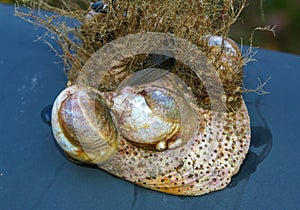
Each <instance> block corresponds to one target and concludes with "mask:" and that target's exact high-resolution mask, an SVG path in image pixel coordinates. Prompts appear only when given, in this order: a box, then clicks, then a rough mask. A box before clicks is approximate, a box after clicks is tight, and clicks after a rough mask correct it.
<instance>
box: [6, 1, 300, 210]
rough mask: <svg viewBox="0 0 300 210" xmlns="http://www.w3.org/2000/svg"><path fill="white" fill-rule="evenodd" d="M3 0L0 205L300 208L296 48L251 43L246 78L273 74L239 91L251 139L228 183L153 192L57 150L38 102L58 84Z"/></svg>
mask: <svg viewBox="0 0 300 210" xmlns="http://www.w3.org/2000/svg"><path fill="white" fill-rule="evenodd" d="M13 12H14V11H13V7H12V6H10V5H3V4H0V43H1V44H0V119H1V120H0V142H1V146H0V209H54V208H58V209H155V208H158V207H159V208H160V209H300V201H299V197H300V191H299V190H300V182H299V177H300V164H299V149H300V134H299V133H300V132H299V126H300V111H299V110H300V109H299V108H300V105H299V104H300V100H299V96H300V92H299V83H298V81H299V78H300V71H299V69H300V56H295V55H291V54H285V53H279V52H272V51H266V50H258V53H257V55H256V56H255V58H256V59H257V62H252V63H249V64H248V65H247V66H246V68H245V75H246V77H245V86H246V87H247V88H249V89H253V88H256V86H257V84H258V81H257V78H261V80H262V81H264V80H266V79H268V77H272V79H271V81H270V82H269V83H268V84H267V85H266V86H265V89H266V90H267V91H270V92H271V93H270V94H267V95H264V96H258V95H256V94H253V93H251V94H250V93H249V94H245V100H246V102H247V106H248V108H249V112H250V116H251V121H252V132H253V135H252V145H251V150H250V153H249V155H248V157H247V159H246V161H245V164H244V165H243V167H242V169H241V171H240V173H239V174H238V175H237V176H236V177H234V178H233V182H232V183H231V184H230V185H229V187H227V188H226V189H224V190H222V191H218V192H214V193H210V194H208V195H204V196H199V197H179V196H171V195H166V194H163V193H159V192H154V191H150V190H147V189H144V188H141V187H137V186H134V185H133V184H131V183H128V182H126V181H123V180H121V179H118V178H115V177H113V176H111V175H109V174H107V173H106V172H104V171H101V170H98V169H93V168H86V167H81V166H78V165H75V164H73V163H71V162H69V161H68V160H66V159H65V157H64V156H63V155H62V154H61V152H60V151H59V150H58V148H57V145H56V144H55V142H54V139H53V136H52V133H51V128H50V127H49V125H48V124H47V123H45V122H44V121H47V117H45V115H44V114H46V113H47V110H44V112H43V116H44V118H43V119H42V118H41V112H42V110H43V109H44V108H45V107H46V106H47V105H50V104H52V103H53V101H54V99H55V97H56V95H57V94H58V93H59V92H60V91H61V90H62V89H63V88H64V86H65V83H66V77H65V75H64V73H63V65H62V64H61V63H60V64H57V62H60V60H59V58H58V57H57V56H55V54H54V53H53V52H52V51H51V50H50V49H49V47H48V46H46V44H44V43H43V42H42V41H39V42H34V40H36V38H37V36H38V35H41V34H43V31H42V30H41V29H38V30H34V27H33V26H32V25H30V24H28V23H26V22H24V21H22V20H20V19H19V18H17V17H14V15H13Z"/></svg>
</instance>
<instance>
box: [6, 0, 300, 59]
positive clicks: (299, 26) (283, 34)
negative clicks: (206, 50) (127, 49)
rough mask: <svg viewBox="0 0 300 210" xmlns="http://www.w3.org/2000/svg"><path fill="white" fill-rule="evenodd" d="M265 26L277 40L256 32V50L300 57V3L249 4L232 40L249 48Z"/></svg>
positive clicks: (268, 0)
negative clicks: (272, 29) (274, 51)
mask: <svg viewBox="0 0 300 210" xmlns="http://www.w3.org/2000/svg"><path fill="white" fill-rule="evenodd" d="M95 1H96V0H95ZM0 2H5V3H13V2H15V1H14V0H0ZM53 2H55V1H53ZM264 26H270V27H273V26H276V27H275V31H276V36H274V35H273V33H271V32H268V31H256V33H255V35H254V39H253V46H254V47H260V48H266V49H271V50H276V51H284V52H289V53H294V54H300V41H299V37H300V0H248V6H247V7H246V8H245V9H244V11H243V12H242V14H241V16H240V18H239V20H238V21H237V22H236V23H235V24H234V25H233V26H232V29H231V32H230V36H231V37H232V38H233V39H234V40H235V41H236V42H238V43H241V41H240V40H242V44H246V45H249V44H250V42H249V39H250V37H251V33H252V31H253V30H254V29H255V28H257V27H264Z"/></svg>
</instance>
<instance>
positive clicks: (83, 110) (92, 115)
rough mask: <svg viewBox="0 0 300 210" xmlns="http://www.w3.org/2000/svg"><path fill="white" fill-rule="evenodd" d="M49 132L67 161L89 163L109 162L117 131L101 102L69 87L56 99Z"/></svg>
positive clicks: (79, 89)
mask: <svg viewBox="0 0 300 210" xmlns="http://www.w3.org/2000/svg"><path fill="white" fill-rule="evenodd" d="M52 129H53V133H54V137H55V139H56V141H57V142H58V144H59V145H60V147H61V148H62V149H63V150H64V151H65V152H66V153H67V155H68V156H70V157H71V158H73V159H75V160H78V161H81V162H85V163H92V164H100V163H102V162H105V161H106V160H107V159H109V158H110V157H111V156H112V155H113V154H114V153H115V151H116V148H117V142H118V141H117V138H118V133H117V130H116V128H115V126H114V124H113V123H112V118H111V115H110V112H109V109H108V108H107V106H106V104H105V102H104V100H103V99H101V97H100V96H99V95H96V94H95V93H94V92H93V91H90V90H87V89H85V88H82V87H80V88H79V87H77V86H71V87H69V88H67V89H65V90H64V91H63V92H61V94H60V95H59V96H58V97H57V99H56V101H55V103H54V106H53V110H52Z"/></svg>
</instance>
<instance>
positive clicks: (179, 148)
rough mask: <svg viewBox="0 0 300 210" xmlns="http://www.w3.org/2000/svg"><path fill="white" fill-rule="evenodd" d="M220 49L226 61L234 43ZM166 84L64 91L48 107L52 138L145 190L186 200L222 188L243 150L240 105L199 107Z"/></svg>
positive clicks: (246, 125) (244, 118) (168, 80)
mask: <svg viewBox="0 0 300 210" xmlns="http://www.w3.org/2000/svg"><path fill="white" fill-rule="evenodd" d="M209 43H210V44H211V45H214V47H215V46H217V47H218V46H219V44H216V43H211V42H209ZM228 45H231V43H229V42H227V44H226V46H225V47H226V49H227V48H228V49H229V51H230V49H231V52H229V51H226V52H229V54H228V53H227V54H226V53H225V56H229V57H232V56H233V57H234V56H235V55H233V54H232V52H234V50H235V49H236V48H233V47H235V46H236V45H234V46H232V47H230V46H228ZM236 53H239V51H237V52H236ZM226 59H227V58H226V57H224V60H222V62H223V63H225V64H228V63H226ZM228 62H232V61H228ZM228 65H234V62H232V63H231V64H228ZM174 81H175V80H174V78H173V76H172V75H171V76H170V75H166V76H164V77H163V78H162V79H159V80H157V81H154V82H149V83H148V84H143V85H139V86H130V87H122V88H120V89H119V90H117V91H115V92H99V91H98V90H94V89H92V88H90V87H82V86H77V85H73V86H70V87H68V88H66V89H65V90H64V91H63V92H62V93H61V94H60V95H59V96H58V97H57V99H56V101H55V103H54V107H53V111H52V126H53V133H54V136H55V139H56V140H57V142H58V144H59V145H60V147H61V148H62V149H63V150H64V151H65V153H66V154H67V155H68V156H69V157H71V158H72V159H73V160H76V161H79V162H82V163H88V164H96V165H98V166H99V167H100V168H101V169H104V170H106V171H107V172H109V173H111V174H113V175H115V176H118V177H120V178H122V179H125V180H128V181H130V182H133V183H135V184H138V185H141V186H143V187H146V188H150V189H153V190H157V191H161V192H166V193H170V194H176V195H189V196H194V195H201V194H205V193H208V192H211V191H215V190H219V189H223V188H224V187H226V186H227V185H228V184H229V183H230V180H231V177H232V176H233V175H234V174H236V173H237V172H238V170H239V167H240V165H241V164H242V162H243V160H244V158H245V156H246V154H247V152H248V149H249V144H250V120H249V116H248V112H247V108H246V106H245V103H244V102H243V101H242V104H241V106H240V107H239V108H238V109H237V110H235V111H232V112H218V111H214V110H210V109H205V108H202V107H199V106H197V104H196V103H195V102H194V101H193V100H192V98H193V95H192V93H191V92H186V89H188V88H186V87H182V85H181V84H180V85H178V84H177V82H174ZM177 86H178V87H177Z"/></svg>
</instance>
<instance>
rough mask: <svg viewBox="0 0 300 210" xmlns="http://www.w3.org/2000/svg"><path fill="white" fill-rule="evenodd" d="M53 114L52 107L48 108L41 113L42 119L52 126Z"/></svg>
mask: <svg viewBox="0 0 300 210" xmlns="http://www.w3.org/2000/svg"><path fill="white" fill-rule="evenodd" d="M51 112H52V105H48V106H46V107H45V108H44V109H43V110H42V111H41V118H42V120H43V122H44V123H46V124H48V125H50V126H51Z"/></svg>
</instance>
